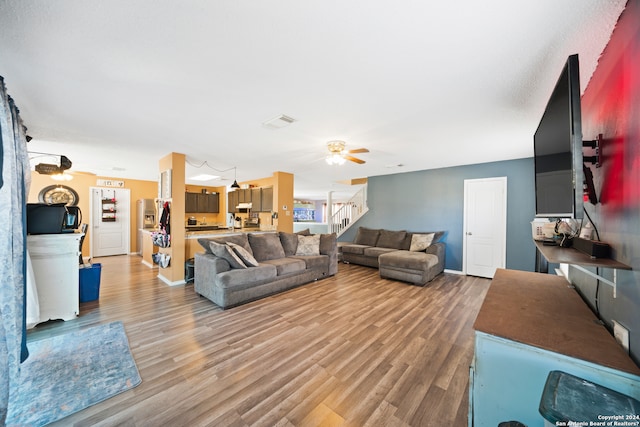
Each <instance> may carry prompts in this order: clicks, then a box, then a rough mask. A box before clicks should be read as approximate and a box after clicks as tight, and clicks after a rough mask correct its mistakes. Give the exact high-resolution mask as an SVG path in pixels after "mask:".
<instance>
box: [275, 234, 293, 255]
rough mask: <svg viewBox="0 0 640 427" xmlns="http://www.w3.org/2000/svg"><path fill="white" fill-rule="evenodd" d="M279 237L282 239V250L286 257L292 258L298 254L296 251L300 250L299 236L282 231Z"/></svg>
mask: <svg viewBox="0 0 640 427" xmlns="http://www.w3.org/2000/svg"><path fill="white" fill-rule="evenodd" d="M278 237H279V238H280V243H281V244H282V249H284V256H291V255H293V254H295V253H296V249H298V234H296V233H287V232H284V231H280V232H279V233H278Z"/></svg>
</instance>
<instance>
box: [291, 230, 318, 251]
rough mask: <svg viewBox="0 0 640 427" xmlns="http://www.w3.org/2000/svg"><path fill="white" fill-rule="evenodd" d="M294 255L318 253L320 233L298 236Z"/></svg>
mask: <svg viewBox="0 0 640 427" xmlns="http://www.w3.org/2000/svg"><path fill="white" fill-rule="evenodd" d="M296 255H320V235H319V234H314V235H311V236H298V248H297V249H296Z"/></svg>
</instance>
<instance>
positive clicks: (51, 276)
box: [27, 233, 84, 322]
mask: <svg viewBox="0 0 640 427" xmlns="http://www.w3.org/2000/svg"><path fill="white" fill-rule="evenodd" d="M83 235H84V234H83V233H68V234H38V235H29V236H27V249H28V251H29V256H30V257H31V264H32V265H33V274H34V279H35V282H36V289H37V290H38V304H39V305H40V319H39V321H40V322H46V321H47V320H54V319H62V320H71V319H75V318H76V316H77V315H78V314H79V313H80V290H79V286H78V285H79V272H78V255H79V254H80V238H81V237H82V236H83Z"/></svg>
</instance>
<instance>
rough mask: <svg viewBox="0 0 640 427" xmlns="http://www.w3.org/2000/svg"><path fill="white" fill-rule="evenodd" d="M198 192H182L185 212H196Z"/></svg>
mask: <svg viewBox="0 0 640 427" xmlns="http://www.w3.org/2000/svg"><path fill="white" fill-rule="evenodd" d="M199 195H200V194H199V193H184V211H185V213H195V212H198V196H199Z"/></svg>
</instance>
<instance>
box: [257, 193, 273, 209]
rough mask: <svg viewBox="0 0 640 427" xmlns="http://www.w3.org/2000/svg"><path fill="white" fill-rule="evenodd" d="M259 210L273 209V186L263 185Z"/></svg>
mask: <svg viewBox="0 0 640 427" xmlns="http://www.w3.org/2000/svg"><path fill="white" fill-rule="evenodd" d="M261 190H262V203H261V209H260V211H261V212H271V211H273V187H263V188H262V189H261Z"/></svg>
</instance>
